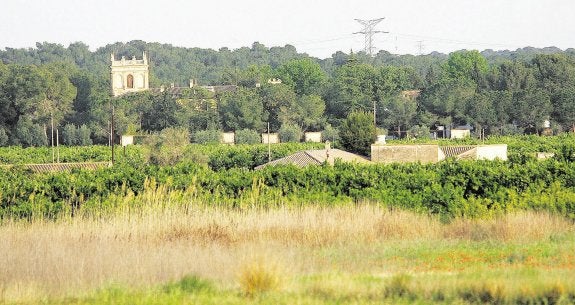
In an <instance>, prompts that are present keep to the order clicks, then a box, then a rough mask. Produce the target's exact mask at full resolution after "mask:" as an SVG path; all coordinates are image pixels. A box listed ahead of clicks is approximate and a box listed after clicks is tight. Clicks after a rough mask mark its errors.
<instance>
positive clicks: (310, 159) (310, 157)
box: [255, 149, 371, 170]
mask: <svg viewBox="0 0 575 305" xmlns="http://www.w3.org/2000/svg"><path fill="white" fill-rule="evenodd" d="M336 159H339V160H341V161H343V162H356V163H371V161H370V160H369V159H367V158H366V157H363V156H360V155H356V154H352V153H350V152H347V151H344V150H341V149H330V150H329V158H328V156H327V152H326V150H325V149H318V150H304V151H300V152H297V153H295V154H292V155H289V156H287V157H283V158H281V159H277V160H274V161H271V162H268V163H266V164H262V165H260V166H257V167H256V168H255V169H256V170H258V169H261V168H264V167H266V166H273V165H279V164H293V165H295V166H299V167H304V166H308V165H320V164H322V163H324V162H326V161H327V162H328V163H330V164H333V162H334V160H336Z"/></svg>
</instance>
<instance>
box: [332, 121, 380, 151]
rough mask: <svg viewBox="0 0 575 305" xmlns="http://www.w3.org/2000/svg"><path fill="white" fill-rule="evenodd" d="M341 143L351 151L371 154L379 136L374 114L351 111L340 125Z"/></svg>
mask: <svg viewBox="0 0 575 305" xmlns="http://www.w3.org/2000/svg"><path fill="white" fill-rule="evenodd" d="M339 138H340V143H341V145H342V146H343V147H344V148H345V149H346V150H349V151H351V152H355V153H358V154H361V155H364V156H369V154H370V152H371V144H373V143H374V142H375V139H376V138H377V131H376V128H375V124H374V123H373V116H372V115H371V114H369V113H367V112H362V111H354V112H351V113H350V114H349V115H348V116H347V118H346V119H345V120H344V121H343V122H342V124H341V126H340V127H339Z"/></svg>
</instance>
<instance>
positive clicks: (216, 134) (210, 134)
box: [193, 130, 222, 144]
mask: <svg viewBox="0 0 575 305" xmlns="http://www.w3.org/2000/svg"><path fill="white" fill-rule="evenodd" d="M193 140H194V142H195V143H198V144H219V143H221V142H222V132H221V131H219V130H201V131H197V132H196V133H194V139H193Z"/></svg>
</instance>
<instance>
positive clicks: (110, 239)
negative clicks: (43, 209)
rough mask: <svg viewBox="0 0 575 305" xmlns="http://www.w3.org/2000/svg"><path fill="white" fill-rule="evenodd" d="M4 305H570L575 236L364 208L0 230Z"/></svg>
mask: <svg viewBox="0 0 575 305" xmlns="http://www.w3.org/2000/svg"><path fill="white" fill-rule="evenodd" d="M0 245H1V246H0V257H1V258H2V264H0V303H3V304H38V303H44V304H246V303H248V304H374V303H381V304H402V303H403V304H429V303H439V304H468V303H472V304H481V303H485V304H572V303H575V226H574V224H573V223H572V222H571V221H568V220H566V219H564V218H561V217H559V216H553V215H549V214H540V213H518V214H511V215H505V216H501V217H499V218H496V219H491V220H464V219H459V220H454V221H452V222H450V223H442V222H441V221H439V220H438V219H436V218H434V217H428V216H422V215H417V214H412V213H407V212H402V211H389V210H387V209H384V208H380V207H376V206H372V205H354V206H339V207H329V208H318V207H303V208H277V209H247V210H232V209H218V208H213V207H211V208H210V207H203V206H194V207H192V206H186V207H172V208H150V209H149V210H144V209H142V210H139V211H133V210H132V211H129V212H125V213H120V214H117V215H110V216H102V217H91V218H90V217H84V218H80V217H76V218H68V219H61V220H57V221H43V220H36V221H33V222H32V223H29V222H23V221H5V222H4V223H2V224H1V225H0Z"/></svg>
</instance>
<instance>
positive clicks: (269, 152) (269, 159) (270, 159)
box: [268, 121, 272, 162]
mask: <svg viewBox="0 0 575 305" xmlns="http://www.w3.org/2000/svg"><path fill="white" fill-rule="evenodd" d="M268 162H272V144H271V141H270V122H269V121H268Z"/></svg>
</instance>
